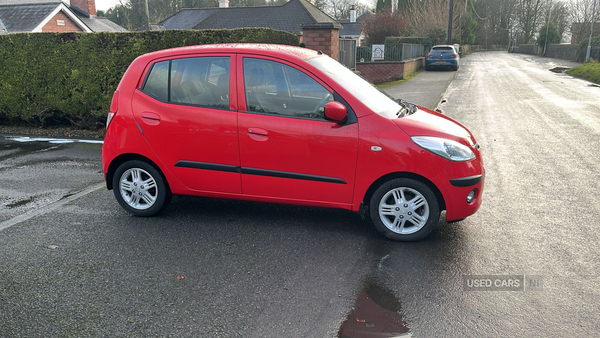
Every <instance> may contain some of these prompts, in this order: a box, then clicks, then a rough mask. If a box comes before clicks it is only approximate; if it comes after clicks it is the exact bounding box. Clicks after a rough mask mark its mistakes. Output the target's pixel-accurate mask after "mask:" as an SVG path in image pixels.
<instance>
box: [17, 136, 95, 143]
mask: <svg viewBox="0 0 600 338" xmlns="http://www.w3.org/2000/svg"><path fill="white" fill-rule="evenodd" d="M6 138H7V139H9V140H12V141H16V142H21V143H27V142H48V143H52V144H65V143H89V144H103V143H104V141H103V140H77V139H62V138H47V137H27V136H17V137H6Z"/></svg>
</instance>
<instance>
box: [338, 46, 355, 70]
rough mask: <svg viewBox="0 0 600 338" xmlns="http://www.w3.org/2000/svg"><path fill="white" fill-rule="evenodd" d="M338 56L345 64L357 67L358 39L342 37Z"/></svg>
mask: <svg viewBox="0 0 600 338" xmlns="http://www.w3.org/2000/svg"><path fill="white" fill-rule="evenodd" d="M338 58H339V60H340V63H341V64H343V65H344V66H346V67H348V68H350V69H352V70H355V69H356V40H353V39H340V48H339V55H338Z"/></svg>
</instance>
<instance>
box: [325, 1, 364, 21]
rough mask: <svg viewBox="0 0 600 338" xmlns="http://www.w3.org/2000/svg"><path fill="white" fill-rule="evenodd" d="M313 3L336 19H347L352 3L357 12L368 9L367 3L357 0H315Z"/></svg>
mask: <svg viewBox="0 0 600 338" xmlns="http://www.w3.org/2000/svg"><path fill="white" fill-rule="evenodd" d="M314 5H315V7H317V8H318V9H320V10H322V11H323V12H325V13H327V14H328V15H329V16H331V17H332V18H334V19H336V20H340V19H348V18H349V17H350V7H352V5H354V6H355V9H356V11H357V13H364V12H366V11H367V10H369V5H365V4H364V3H362V2H359V1H357V0H315V2H314Z"/></svg>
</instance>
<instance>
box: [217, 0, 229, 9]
mask: <svg viewBox="0 0 600 338" xmlns="http://www.w3.org/2000/svg"><path fill="white" fill-rule="evenodd" d="M227 7H229V0H219V8H227Z"/></svg>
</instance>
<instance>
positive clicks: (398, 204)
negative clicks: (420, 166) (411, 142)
mask: <svg viewBox="0 0 600 338" xmlns="http://www.w3.org/2000/svg"><path fill="white" fill-rule="evenodd" d="M369 213H370V216H371V221H372V222H373V225H374V226H375V228H376V229H377V230H378V231H379V232H380V233H381V234H382V235H384V236H385V237H387V238H389V239H393V240H396V241H418V240H420V239H423V238H425V237H426V236H427V235H429V234H430V233H431V232H432V231H433V230H434V229H435V228H436V226H437V223H438V221H439V219H440V207H439V203H438V200H437V198H436V196H435V194H434V193H433V191H432V190H431V189H430V188H429V187H428V186H427V185H426V184H424V183H422V182H420V181H417V180H413V179H409V178H397V179H393V180H390V181H387V182H385V183H383V184H382V185H381V186H379V188H377V190H375V192H374V193H373V196H372V197H371V200H370V202H369Z"/></svg>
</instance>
